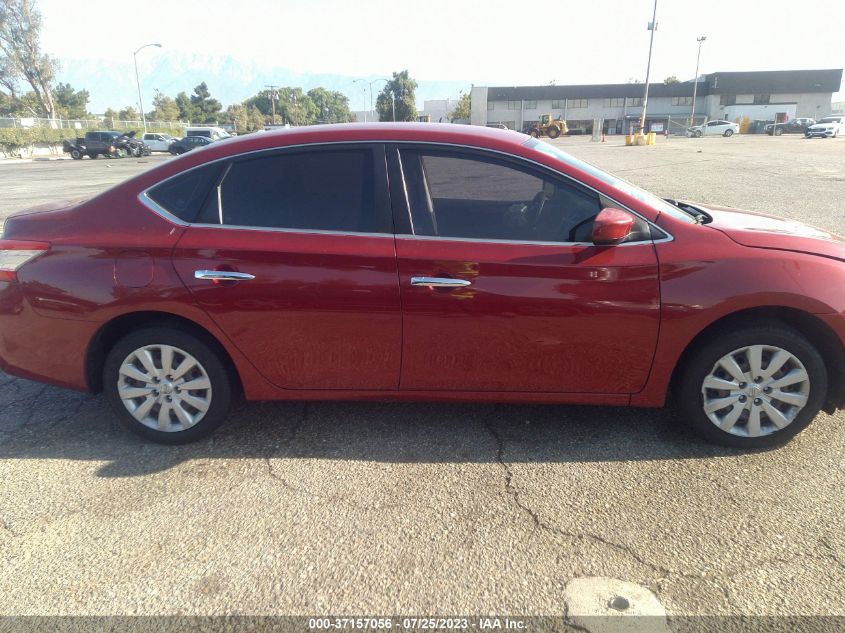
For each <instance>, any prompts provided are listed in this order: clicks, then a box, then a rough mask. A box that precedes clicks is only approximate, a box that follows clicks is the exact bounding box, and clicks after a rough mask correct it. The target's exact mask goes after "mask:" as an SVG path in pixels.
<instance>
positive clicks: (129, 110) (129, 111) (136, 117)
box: [117, 106, 141, 121]
mask: <svg viewBox="0 0 845 633" xmlns="http://www.w3.org/2000/svg"><path fill="white" fill-rule="evenodd" d="M117 118H118V119H120V120H121V121H140V120H141V115H140V114H138V111H137V110H136V109H135V108H133V107H132V106H126V107H125V108H123V110H121V111H120V112H118V113H117Z"/></svg>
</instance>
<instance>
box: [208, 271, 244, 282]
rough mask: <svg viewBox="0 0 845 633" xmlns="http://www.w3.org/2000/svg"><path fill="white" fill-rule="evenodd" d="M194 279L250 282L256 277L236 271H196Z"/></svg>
mask: <svg viewBox="0 0 845 633" xmlns="http://www.w3.org/2000/svg"><path fill="white" fill-rule="evenodd" d="M194 279H205V280H207V281H249V280H250V279H255V275H250V274H249V273H239V272H236V271H234V270H195V271H194Z"/></svg>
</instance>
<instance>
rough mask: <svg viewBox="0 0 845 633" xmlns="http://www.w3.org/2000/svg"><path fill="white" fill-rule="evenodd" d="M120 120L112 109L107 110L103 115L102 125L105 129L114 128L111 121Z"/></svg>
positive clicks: (116, 112) (118, 115)
mask: <svg viewBox="0 0 845 633" xmlns="http://www.w3.org/2000/svg"><path fill="white" fill-rule="evenodd" d="M118 119H120V114H119V113H118V111H117V110H115V109H114V108H107V109H106V112H105V114H103V124H104V125H105V126H106V127H114V123H113V121H116V120H118Z"/></svg>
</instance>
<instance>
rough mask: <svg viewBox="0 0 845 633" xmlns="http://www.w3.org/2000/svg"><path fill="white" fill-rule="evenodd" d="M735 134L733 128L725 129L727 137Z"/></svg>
mask: <svg viewBox="0 0 845 633" xmlns="http://www.w3.org/2000/svg"><path fill="white" fill-rule="evenodd" d="M733 135H734V131H733V130H725V138H730V137H731V136H733Z"/></svg>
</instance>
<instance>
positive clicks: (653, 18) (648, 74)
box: [640, 0, 657, 134]
mask: <svg viewBox="0 0 845 633" xmlns="http://www.w3.org/2000/svg"><path fill="white" fill-rule="evenodd" d="M648 30H649V31H651V39H650V40H649V43H648V65H647V66H646V69H645V94H643V112H642V115H641V116H640V134H642V131H643V129H645V113H646V108H647V107H648V81H649V78H650V77H651V51H652V49H653V48H654V32H655V31H656V30H657V0H654V14H653V15H652V16H651V22H650V23H649V25H648Z"/></svg>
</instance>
